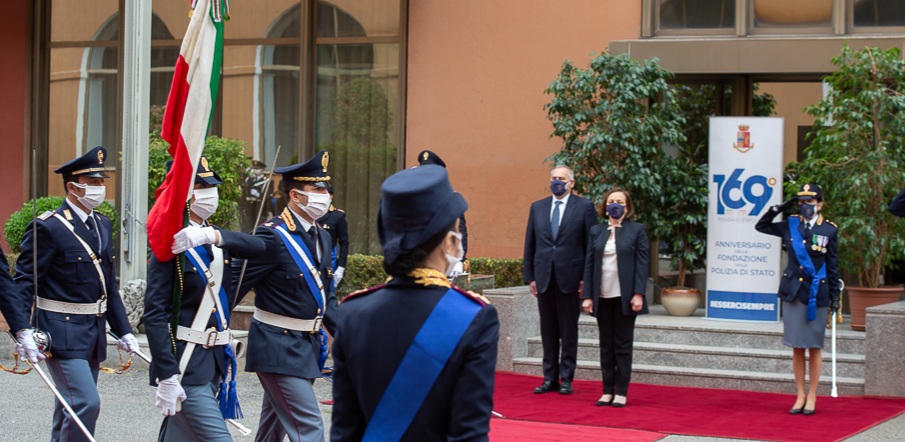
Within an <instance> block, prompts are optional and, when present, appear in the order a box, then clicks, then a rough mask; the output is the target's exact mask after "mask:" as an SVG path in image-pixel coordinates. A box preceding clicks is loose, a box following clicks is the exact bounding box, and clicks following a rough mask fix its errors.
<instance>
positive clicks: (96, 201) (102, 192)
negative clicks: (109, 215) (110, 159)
mask: <svg viewBox="0 0 905 442" xmlns="http://www.w3.org/2000/svg"><path fill="white" fill-rule="evenodd" d="M72 185H73V186H75V187H78V188H79V189H85V196H78V195H76V194H74V193H73V194H72V195H73V196H75V197H76V199H78V200H79V202H80V203H81V204H82V205H83V206H85V208H87V209H88V210H94V208H95V207H97V206H100V205H101V203H103V202H104V198H106V196H107V187H106V186H89V185H87V184H79V183H72ZM70 193H72V192H70Z"/></svg>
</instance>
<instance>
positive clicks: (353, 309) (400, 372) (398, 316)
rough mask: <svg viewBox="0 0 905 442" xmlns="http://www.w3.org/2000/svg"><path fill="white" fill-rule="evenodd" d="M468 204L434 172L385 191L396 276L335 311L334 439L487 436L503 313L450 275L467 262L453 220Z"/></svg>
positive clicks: (384, 215) (393, 180) (393, 183)
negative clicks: (456, 284)
mask: <svg viewBox="0 0 905 442" xmlns="http://www.w3.org/2000/svg"><path fill="white" fill-rule="evenodd" d="M467 208H468V205H467V204H466V203H465V199H464V198H462V196H461V195H459V194H458V193H456V192H454V191H453V190H452V186H451V185H450V184H449V180H448V178H447V175H446V171H445V170H443V169H442V168H440V167H437V166H433V165H428V166H423V167H418V168H413V169H406V170H403V171H401V172H398V173H396V174H394V175H392V176H391V177H389V178H387V180H386V181H385V182H384V183H383V186H381V200H380V209H379V213H378V224H377V231H378V234H379V236H380V243H381V245H382V246H383V255H384V267H385V269H386V270H387V273H389V274H390V276H391V279H390V280H389V281H388V282H387V283H386V284H385V285H382V286H379V287H376V288H374V289H371V290H366V291H361V292H358V293H355V294H352V295H349V296H348V297H346V298H345V299H343V303H342V305H341V306H340V308H339V310H338V312H339V313H338V315H337V316H338V319H337V322H338V324H337V335H336V341H335V343H334V346H333V360H334V361H335V363H336V373H335V375H334V383H333V399H334V404H333V426H332V428H331V440H334V441H340V440H342V441H346V440H348V441H353V440H381V441H384V440H385V441H438V440H458V441H465V440H467V441H483V440H487V438H488V436H487V435H488V432H489V431H490V414H491V409H492V406H493V380H494V376H493V373H494V368H495V366H496V355H497V340H498V338H499V327H500V324H499V320H498V318H497V312H496V310H495V309H494V308H493V306H491V305H489V303H488V302H487V300H486V299H484V297H482V296H480V295H475V294H473V293H468V292H465V291H462V290H460V289H457V288H455V287H453V286H451V284H450V281H449V279H448V278H447V277H446V275H447V274H448V273H449V270H450V267H452V266H453V265H455V263H457V262H459V260H460V259H461V256H462V243H461V237H460V236H459V232H458V222H457V221H456V220H457V219H458V218H459V216H460V215H461V214H463V213H464V212H465V210H466V209H467Z"/></svg>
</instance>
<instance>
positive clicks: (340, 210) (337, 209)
mask: <svg viewBox="0 0 905 442" xmlns="http://www.w3.org/2000/svg"><path fill="white" fill-rule="evenodd" d="M336 211H337V212H342V213H346V211H345V210H343V209H340V208H339V207H337V208H336Z"/></svg>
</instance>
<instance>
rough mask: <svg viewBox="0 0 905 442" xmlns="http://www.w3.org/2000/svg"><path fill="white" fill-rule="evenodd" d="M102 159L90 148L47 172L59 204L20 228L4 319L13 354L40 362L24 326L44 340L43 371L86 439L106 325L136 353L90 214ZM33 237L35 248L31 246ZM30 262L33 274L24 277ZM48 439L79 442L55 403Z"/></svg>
mask: <svg viewBox="0 0 905 442" xmlns="http://www.w3.org/2000/svg"><path fill="white" fill-rule="evenodd" d="M106 158H107V150H106V149H104V148H103V147H101V146H98V147H95V148H94V149H91V150H89V151H88V152H87V153H85V154H84V155H82V156H80V157H78V158H75V159H73V160H71V161H69V162H68V163H66V164H64V165H62V166H60V167H59V168H57V169H56V170H55V171H54V172H55V173H58V174H61V175H62V176H63V186H64V188H65V189H66V200H65V201H64V202H63V204H61V205H60V207H59V208H57V209H56V210H55V211H47V212H45V213H43V214H41V215H40V216H38V219H37V220H36V221H34V222H32V223H29V225H28V227H26V231H25V235H24V236H23V238H22V245H21V249H22V253H21V254H20V255H19V259H18V260H17V261H16V277H15V281H16V284H17V286H18V290H17V292H16V293H15V296H16V297H17V299H16V300H15V302H14V303H13V304H14V309H15V310H16V312H14V313H13V314H12V315H10V316H8V317H7V321H8V322H9V326H10V330H17V332H16V337H17V339H18V342H19V345H18V349H19V354H20V355H21V356H23V357H28V358H29V359H30V360H31V361H32V362H38V361H41V360H44V357H45V355H44V354H42V353H41V352H40V351H38V348H37V345H36V342H35V339H34V335H33V330H34V329H33V328H32V326H34V327H37V328H39V329H40V330H43V331H45V332H47V333H48V334H49V335H50V338H51V347H50V353H51V354H52V355H53V357H51V358H47V368H48V369H49V371H50V374H51V376H52V377H53V381H54V384H56V386H57V388H58V389H59V390H60V393H62V395H63V397H65V398H67V400H69V405H71V406H72V409H73V410H75V412H76V414H77V415H78V417H79V419H81V421H82V422H83V423H84V424H85V426H86V427H87V428H88V430H89V431H90V432H91V433H92V434H93V433H94V428H95V424H96V422H97V417H98V414H99V412H100V396H98V393H97V373H98V370H99V368H100V363H101V362H102V361H104V360H105V359H106V358H107V336H106V333H107V332H106V328H107V323H108V322H109V324H110V328H111V329H112V330H113V332H114V333H115V334H116V335H117V336H120V337H121V338H120V340H119V341H118V342H117V345H118V347H119V348H120V349H121V350H123V351H129V352H135V351H138V350H139V346H138V342H137V341H136V340H135V337H134V336H133V335H132V328H131V326H130V325H129V320H128V318H127V316H126V312H125V309H124V308H123V303H122V299H121V298H120V296H119V290H118V288H117V284H116V274H115V271H114V267H113V261H114V260H115V259H116V258H115V256H114V251H113V226H112V224H111V222H110V219H109V218H107V217H105V216H104V215H101V214H100V213H97V212H96V211H94V209H95V208H96V207H97V206H99V205H100V204H101V203H102V202H103V201H104V197H105V196H106V187H105V185H104V179H105V178H107V174H105V173H104V171H106V168H105V167H104V160H105V159H106ZM34 235H37V249H34V248H33V245H32V244H33V243H32V240H33V238H34ZM35 261H37V272H38V273H37V275H34V274H32V270H33V268H34V267H33V264H34V262H35ZM36 280H37V281H38V297H37V300H36V301H37V305H36V308H35V314H34V318H33V323H32V324H29V323H28V322H26V321H25V318H28V316H29V310H30V309H31V307H32V302H33V301H34V285H33V284H34V281H36ZM51 440H53V441H58V440H65V441H81V440H86V438H85V436H84V434H83V433H82V431H81V430H80V429H79V427H78V425H77V424H76V423H75V422H74V421H73V420H72V419H71V418H70V417H69V415H68V413H66V412H65V411H64V409H63V407H62V406H61V405H60V404H59V403H56V407H55V409H54V413H53V428H52V432H51Z"/></svg>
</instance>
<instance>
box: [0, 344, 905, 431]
mask: <svg viewBox="0 0 905 442" xmlns="http://www.w3.org/2000/svg"><path fill="white" fill-rule="evenodd" d="M2 338H5V337H0V363H2V364H4V365H9V364H10V363H11V359H10V356H9V355H10V351H11V345H9V343H8V342H12V341H11V340H9V339H2ZM113 355H114V356H113V358H115V352H114V353H113ZM98 390H99V391H100V394H101V417H100V419H99V421H98V429H97V433H96V436H97V437H96V439H97V440H99V441H125V442H128V441H136V442H138V441H154V440H156V437H157V431H158V429H159V427H160V422H161V420H162V418H161V416H160V414H159V413H158V412H157V409H156V408H154V388H152V387H150V386H149V385H148V371H147V366H146V365H145V364H144V362H142V361H140V360H136V361H135V362H134V364H133V366H132V368H131V369H130V370H129V371H127V372H126V373H125V374H122V375H115V374H105V373H101V374H100V379H99V381H98ZM315 391H316V393H317V397H318V398H319V399H320V400H328V399H331V398H332V393H331V386H330V384H329V383H327V382H326V381H317V382H315ZM239 394H240V398H241V403H242V409H243V411H244V412H245V419H243V420H242V423H243V424H244V425H246V426H248V427H249V428H251V429H252V431H254V429H255V426H256V425H257V422H258V418H259V415H260V408H261V400H262V394H263V392H262V390H261V386H260V383H259V382H258V380H257V378H256V377H255V376H254V375H251V374H246V373H243V374H241V375H240V379H239ZM53 404H54V398H53V394H52V393H51V392H50V390H49V389H48V388H47V387H46V386H45V385H44V383H43V382H42V381H41V378H40V377H39V376H38V375H37V374H35V373H32V374H28V375H25V376H16V375H12V374H9V373H3V372H0V442H21V441H42V440H48V439H49V438H50V422H51V416H52V413H53ZM321 412H322V413H323V416H324V424H325V426H326V428H327V432H328V433H329V428H330V419H331V414H330V413H331V407H330V406H327V405H321ZM231 431H232V433H233V436H234V438H235V440H236V441H237V442H241V441H249V442H250V441H253V440H254V432H253V433H252V434H251V435H250V436H247V437H245V436H241V435H240V434H239V432H238V431H235V430H234V429H231ZM903 434H905V415H903V416H899V417H898V418H895V419H892V420H890V421H887V422H885V423H883V424H881V425H878V426H876V427H874V428H872V429H869V430H867V431H865V432H862V433H861V434H859V435H857V436H855V437H852V438H850V439H848V441H853V442H865V441H878V440H903V438H905V436H903ZM663 440H666V441H670V442H698V441H701V442H704V441H707V442H710V441H729V440H734V439H718V438H706V437H689V436H669V437H667V438H665V439H663Z"/></svg>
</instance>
